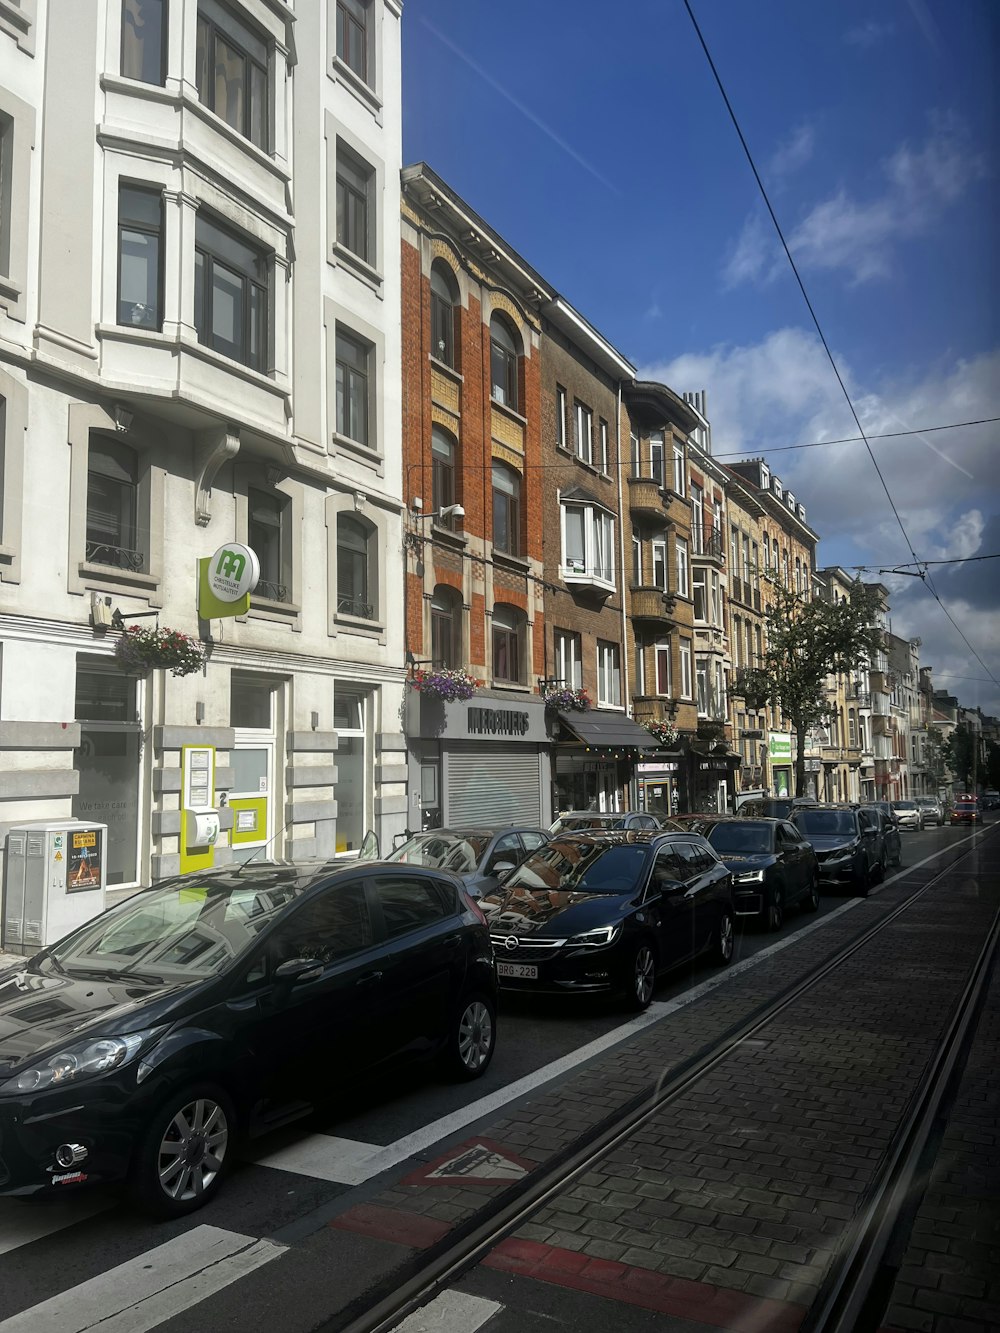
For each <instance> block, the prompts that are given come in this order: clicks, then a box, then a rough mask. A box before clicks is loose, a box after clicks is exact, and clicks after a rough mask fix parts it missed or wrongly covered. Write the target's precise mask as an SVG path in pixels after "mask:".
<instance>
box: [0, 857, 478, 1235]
mask: <svg viewBox="0 0 1000 1333" xmlns="http://www.w3.org/2000/svg"><path fill="white" fill-rule="evenodd" d="M496 998H497V996H496V978H495V974H494V970H493V956H492V951H491V948H490V940H489V934H488V931H487V929H486V925H485V922H484V919H483V916H482V913H481V912H480V911H479V910H478V908H477V907H476V906H475V905H474V904H473V903H472V901H471V899H469V898H468V896H467V895H466V894H465V892H464V890H463V889H462V888H461V886H460V885H459V883H458V882H457V881H456V880H455V879H453V878H452V877H451V876H448V875H443V874H440V873H435V872H434V871H423V870H414V869H413V868H411V867H409V866H395V865H394V866H390V865H386V864H384V863H382V862H369V863H365V864H358V863H353V864H350V865H347V866H343V867H340V866H331V865H327V866H314V867H311V868H303V867H292V866H287V865H285V866H282V865H278V866H274V865H271V866H259V867H258V866H248V867H244V868H243V869H242V870H240V871H238V872H232V871H226V872H217V873H212V874H208V875H204V876H193V875H188V876H186V877H184V878H182V879H177V880H171V881H168V882H166V883H164V884H161V885H160V886H158V887H157V888H154V889H148V890H146V891H145V892H143V893H140V894H138V895H137V896H136V897H134V898H131V899H129V900H128V901H126V902H124V903H121V904H119V905H118V906H117V907H114V908H112V909H111V910H110V911H108V912H105V913H104V915H103V916H100V917H98V918H96V919H95V920H94V921H91V922H89V923H88V924H87V925H85V926H83V927H81V928H80V929H79V930H77V931H74V932H73V933H72V934H70V935H67V936H66V937H65V938H64V939H62V940H60V941H59V943H58V944H54V945H51V946H49V947H48V948H46V949H43V950H42V951H41V952H40V953H38V954H36V955H35V956H34V957H33V958H31V959H29V960H28V961H27V962H26V963H25V964H24V965H23V966H18V967H16V968H14V969H13V970H11V971H7V972H5V973H4V974H3V975H2V976H0V1194H14V1195H33V1194H42V1193H48V1194H65V1193H67V1192H68V1191H69V1190H73V1189H76V1188H78V1187H79V1186H81V1185H85V1184H91V1183H99V1182H105V1181H113V1180H121V1179H125V1180H127V1181H128V1184H129V1186H130V1189H131V1192H132V1194H133V1196H134V1198H135V1199H136V1200H137V1202H139V1203H140V1204H141V1205H143V1206H144V1207H145V1208H146V1210H147V1211H150V1212H152V1213H154V1214H156V1215H159V1216H166V1217H171V1216H177V1215H179V1214H182V1213H187V1212H190V1211H192V1210H193V1209H195V1208H197V1207H199V1206H200V1205H201V1204H203V1203H205V1202H206V1201H207V1200H208V1199H209V1198H210V1197H211V1196H212V1194H213V1193H214V1192H215V1190H216V1189H218V1187H219V1185H220V1183H221V1181H222V1178H223V1176H224V1174H225V1172H226V1170H227V1168H228V1167H229V1165H230V1164H231V1162H232V1158H233V1152H234V1146H235V1142H236V1140H237V1138H238V1137H240V1136H242V1135H244V1134H255V1133H259V1132H262V1131H265V1130H267V1129H270V1128H272V1127H274V1126H277V1125H280V1124H285V1123H287V1122H288V1121H290V1120H293V1119H295V1118H296V1117H298V1116H300V1115H303V1114H305V1113H306V1112H308V1111H309V1110H310V1109H311V1108H312V1106H313V1105H314V1104H316V1103H317V1102H318V1101H320V1100H321V1099H322V1098H323V1097H324V1096H326V1095H328V1094H329V1093H331V1092H332V1091H333V1090H334V1089H335V1088H336V1087H337V1086H338V1085H343V1083H344V1082H345V1081H346V1080H351V1079H354V1078H355V1077H356V1075H357V1074H358V1073H360V1072H361V1071H362V1070H364V1069H368V1068H371V1067H374V1066H377V1065H381V1064H385V1063H387V1062H392V1064H393V1067H395V1066H396V1064H398V1062H399V1061H401V1060H404V1059H406V1058H409V1057H420V1056H433V1055H441V1056H442V1057H443V1058H444V1059H446V1061H447V1063H448V1064H449V1066H450V1067H451V1069H452V1071H453V1072H454V1073H455V1074H456V1075H458V1076H459V1077H463V1078H476V1077H478V1075H480V1074H482V1073H483V1072H484V1070H485V1069H486V1067H487V1066H488V1064H489V1062H490V1059H491V1057H492V1055H493V1048H494V1043H495V1040H496Z"/></svg>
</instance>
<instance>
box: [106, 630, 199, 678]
mask: <svg viewBox="0 0 1000 1333" xmlns="http://www.w3.org/2000/svg"><path fill="white" fill-rule="evenodd" d="M115 657H116V659H117V661H118V665H119V666H120V667H121V669H122V670H123V671H127V672H128V673H129V674H130V675H144V674H145V673H146V672H147V671H152V670H153V669H154V668H155V667H162V668H163V669H164V670H165V671H170V672H171V673H172V674H173V675H175V676H190V675H191V673H192V672H193V671H200V670H201V668H202V667H203V666H204V665H205V650H204V648H203V646H202V644H201V642H200V640H198V639H192V638H191V636H190V634H182V633H181V632H180V630H176V629H143V628H142V626H141V625H129V626H128V628H127V629H126V630H125V632H124V633H123V634H122V636H121V638H120V639H119V640H118V642H117V643H116V644H115Z"/></svg>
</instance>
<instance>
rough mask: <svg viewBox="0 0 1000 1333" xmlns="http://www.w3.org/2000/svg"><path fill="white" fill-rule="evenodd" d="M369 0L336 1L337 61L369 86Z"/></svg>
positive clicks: (370, 78) (370, 72)
mask: <svg viewBox="0 0 1000 1333" xmlns="http://www.w3.org/2000/svg"><path fill="white" fill-rule="evenodd" d="M370 23H371V0H337V59H338V60H342V61H343V62H344V64H345V65H347V66H348V67H349V68H350V69H352V70H353V71H354V73H355V74H356V75H357V76H358V78H359V79H362V80H363V81H364V82H365V83H367V84H368V85H369V86H371V83H372V77H371V75H372V71H371V60H370V58H369V46H370V44H371V39H370Z"/></svg>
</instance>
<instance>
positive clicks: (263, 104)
mask: <svg viewBox="0 0 1000 1333" xmlns="http://www.w3.org/2000/svg"><path fill="white" fill-rule="evenodd" d="M268 64H269V50H268V42H267V40H266V39H265V38H264V36H263V35H262V34H261V33H259V32H258V31H257V29H255V28H252V27H251V26H250V25H249V24H248V23H245V22H244V21H243V19H242V18H241V17H238V16H237V15H236V14H234V13H233V11H232V10H231V9H229V8H227V7H226V6H225V5H220V4H218V3H217V2H216V0H198V44H197V52H196V56H195V81H196V83H197V87H198V100H199V101H200V102H202V103H203V104H204V105H205V106H207V107H208V108H209V110H210V111H214V112H215V114H216V115H217V116H221V117H222V119H223V120H224V121H225V122H226V124H227V125H230V126H231V127H232V128H233V129H234V130H235V131H236V132H237V134H241V135H242V136H243V138H244V139H249V140H250V142H251V143H252V144H256V146H257V147H258V148H263V149H264V151H265V152H267V151H269V148H270V142H269V114H268V107H269V103H270V94H269V90H268Z"/></svg>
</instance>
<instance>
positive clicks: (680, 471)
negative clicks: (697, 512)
mask: <svg viewBox="0 0 1000 1333" xmlns="http://www.w3.org/2000/svg"><path fill="white" fill-rule="evenodd" d="M674 494H675V495H683V494H684V446H683V445H682V444H678V443H677V441H676V440H675V441H674Z"/></svg>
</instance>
